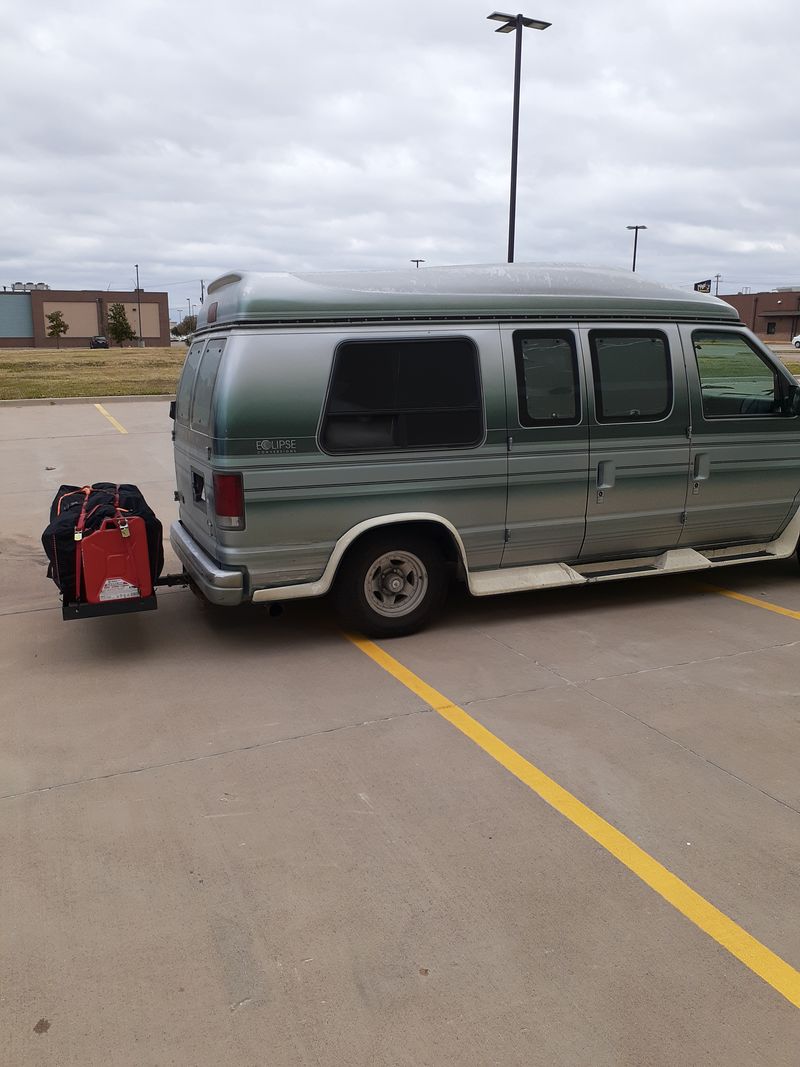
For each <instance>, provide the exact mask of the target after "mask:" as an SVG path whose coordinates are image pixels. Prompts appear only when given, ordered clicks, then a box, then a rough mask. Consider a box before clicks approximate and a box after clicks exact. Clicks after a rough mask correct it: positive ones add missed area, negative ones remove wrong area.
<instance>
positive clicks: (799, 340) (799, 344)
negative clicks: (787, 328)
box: [792, 333, 800, 348]
mask: <svg viewBox="0 0 800 1067" xmlns="http://www.w3.org/2000/svg"><path fill="white" fill-rule="evenodd" d="M792 344H793V345H794V347H795V348H800V333H799V334H798V335H797V337H793V338H792Z"/></svg>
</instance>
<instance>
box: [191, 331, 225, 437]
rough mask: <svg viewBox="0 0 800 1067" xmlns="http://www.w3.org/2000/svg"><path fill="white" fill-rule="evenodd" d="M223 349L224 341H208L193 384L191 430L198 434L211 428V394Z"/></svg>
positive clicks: (207, 431)
mask: <svg viewBox="0 0 800 1067" xmlns="http://www.w3.org/2000/svg"><path fill="white" fill-rule="evenodd" d="M224 349H225V339H224V338H223V339H222V340H221V341H214V340H212V341H209V342H208V346H207V347H206V350H205V352H204V353H203V358H202V360H201V361H200V366H199V368H198V371H197V377H196V378H195V383H194V394H193V396H192V418H191V422H192V429H193V430H197V431H198V432H199V433H205V434H207V433H209V432H210V428H211V394H212V392H213V391H214V382H215V381H216V380H217V371H218V370H219V364H220V360H221V359H222V353H223V351H224Z"/></svg>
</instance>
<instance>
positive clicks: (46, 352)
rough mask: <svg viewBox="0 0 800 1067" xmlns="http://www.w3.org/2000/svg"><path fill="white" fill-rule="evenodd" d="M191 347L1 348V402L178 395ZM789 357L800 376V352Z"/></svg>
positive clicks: (785, 358)
mask: <svg viewBox="0 0 800 1067" xmlns="http://www.w3.org/2000/svg"><path fill="white" fill-rule="evenodd" d="M185 358H186V347H185V346H184V345H181V346H180V347H178V346H177V345H175V346H174V347H171V348H110V349H107V350H106V349H103V348H100V349H89V348H62V349H61V350H60V351H59V350H58V349H49V348H48V349H42V348H5V349H3V348H0V400H28V399H33V398H36V397H63V396H147V395H149V394H153V393H174V392H175V388H176V386H177V383H178V377H179V376H180V372H181V367H182V366H183V361H184V359H185ZM783 361H784V363H785V364H786V366H787V367H788V368H789V370H790V371H791V372H792V374H800V356H794V355H791V356H789V355H787V356H784V357H783Z"/></svg>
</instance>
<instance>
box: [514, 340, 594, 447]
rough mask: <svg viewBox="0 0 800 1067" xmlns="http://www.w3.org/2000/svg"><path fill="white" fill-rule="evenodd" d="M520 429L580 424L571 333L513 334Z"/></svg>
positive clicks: (575, 362) (576, 376)
mask: <svg viewBox="0 0 800 1067" xmlns="http://www.w3.org/2000/svg"><path fill="white" fill-rule="evenodd" d="M514 361H515V364H516V369H517V402H518V407H519V421H520V425H521V426H551V425H563V424H565V423H577V422H580V404H579V401H578V395H579V394H578V357H577V353H576V351H575V339H574V337H573V335H572V334H571V333H570V332H569V331H568V330H564V331H557V332H548V333H545V332H540V331H536V332H532V333H528V332H523V331H522V330H516V331H515V332H514Z"/></svg>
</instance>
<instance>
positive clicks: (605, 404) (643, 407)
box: [589, 330, 672, 422]
mask: <svg viewBox="0 0 800 1067" xmlns="http://www.w3.org/2000/svg"><path fill="white" fill-rule="evenodd" d="M589 342H590V345H591V350H592V367H593V369H594V392H595V406H596V409H597V421H598V422H642V421H649V422H652V421H653V420H655V419H663V418H664V416H665V415H667V413H668V412H669V410H670V408H671V407H672V370H671V367H670V360H669V349H668V346H667V339H666V337H665V336H664V335H663V334H662V333H657V332H655V331H652V330H625V331H624V332H622V331H620V332H618V333H614V332H613V331H611V330H592V331H591V332H590V334H589Z"/></svg>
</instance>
